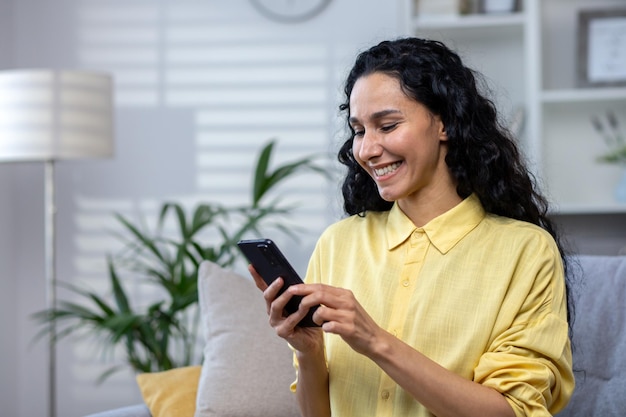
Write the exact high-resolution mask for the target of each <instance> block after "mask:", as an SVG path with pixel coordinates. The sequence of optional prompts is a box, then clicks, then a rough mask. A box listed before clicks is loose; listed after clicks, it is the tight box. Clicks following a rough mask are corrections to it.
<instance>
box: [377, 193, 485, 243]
mask: <svg viewBox="0 0 626 417" xmlns="http://www.w3.org/2000/svg"><path fill="white" fill-rule="evenodd" d="M484 217H485V209H484V208H483V206H482V204H480V200H479V199H478V197H477V196H476V195H474V194H472V195H470V196H469V197H467V198H466V199H465V200H463V201H461V203H459V204H457V205H456V206H455V207H453V208H452V209H450V210H448V211H447V212H445V213H443V214H441V215H439V216H437V217H435V218H434V219H432V220H431V221H429V222H428V223H427V224H425V225H424V226H423V227H421V228H418V227H416V226H415V225H414V224H413V222H412V221H411V219H409V218H408V217H407V216H406V215H405V214H404V212H402V210H401V209H400V207H399V206H398V204H397V203H395V204H394V205H393V207H392V208H391V211H390V213H389V217H388V220H387V249H389V250H392V249H394V248H395V247H397V246H398V245H400V244H401V243H403V242H404V241H405V240H407V239H408V238H409V237H410V236H411V234H412V233H413V232H414V231H416V230H418V229H421V230H423V231H424V233H425V234H426V235H427V236H428V239H429V240H430V242H431V243H432V244H433V245H434V246H435V247H436V248H437V250H439V252H441V253H447V252H448V251H449V250H450V249H452V248H453V247H454V245H456V244H457V243H458V242H459V241H461V239H463V238H464V237H465V236H466V235H467V234H468V233H469V232H471V231H472V230H473V229H474V228H475V227H476V226H477V225H478V224H479V223H480V222H481V221H482V219H483V218H484Z"/></svg>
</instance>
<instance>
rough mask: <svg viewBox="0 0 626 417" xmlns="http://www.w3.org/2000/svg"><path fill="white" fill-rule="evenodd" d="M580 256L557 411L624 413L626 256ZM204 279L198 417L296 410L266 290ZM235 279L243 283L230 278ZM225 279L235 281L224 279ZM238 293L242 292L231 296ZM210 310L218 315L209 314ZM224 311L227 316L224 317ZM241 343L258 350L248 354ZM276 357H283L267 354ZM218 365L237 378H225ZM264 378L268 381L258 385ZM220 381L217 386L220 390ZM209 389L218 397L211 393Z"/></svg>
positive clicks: (115, 416)
mask: <svg viewBox="0 0 626 417" xmlns="http://www.w3.org/2000/svg"><path fill="white" fill-rule="evenodd" d="M574 259H575V262H574V263H573V269H574V273H575V277H576V280H575V281H576V285H575V286H574V288H575V290H574V294H573V301H574V303H575V310H576V317H575V320H574V327H573V339H572V344H573V354H574V367H575V370H576V390H575V392H574V396H573V397H572V400H571V401H570V404H569V405H568V406H567V408H566V409H565V410H563V411H562V412H561V413H559V417H574V416H576V417H583V416H584V417H590V416H602V417H611V416H620V417H622V416H624V415H626V301H625V300H626V256H621V257H618V256H580V257H577V258H574ZM224 275H228V277H227V279H228V280H229V281H225V280H224ZM199 280H200V282H199V285H200V288H201V290H200V291H201V296H200V297H201V310H202V309H204V310H205V311H204V312H203V313H202V316H203V322H204V325H205V332H206V343H207V348H206V349H205V352H204V353H205V357H207V358H208V360H207V361H206V363H205V364H204V365H203V368H202V374H201V377H200V382H199V386H198V395H197V405H198V408H197V409H196V415H195V417H209V416H224V417H226V416H228V417H238V416H246V417H253V416H257V415H258V416H273V417H279V416H285V417H287V416H296V415H298V413H297V409H296V407H295V402H294V400H293V395H292V394H291V393H289V391H288V389H287V385H288V384H289V382H290V381H291V379H293V371H292V369H291V366H290V361H291V359H290V355H291V354H290V352H289V350H288V349H287V348H286V346H285V345H284V343H282V342H281V341H279V340H277V339H278V338H277V337H276V336H275V335H274V334H273V331H272V330H271V329H269V326H268V325H267V318H266V317H265V314H264V305H263V302H262V301H261V298H262V297H260V296H259V294H258V293H257V292H256V291H257V290H256V288H254V286H253V285H252V283H251V282H250V281H249V280H247V279H246V278H243V277H240V276H237V275H236V274H233V273H232V272H229V271H224V270H221V269H220V268H219V267H217V266H216V265H212V264H208V263H205V264H203V268H201V273H200V276H199ZM235 281H236V283H237V285H235V286H233V285H231V284H232V283H233V282H235ZM225 282H230V284H227V285H224V283H225ZM208 289H212V290H211V291H209V290H208ZM233 292H235V293H238V294H239V296H237V297H232V296H229V295H228V294H231V293H233ZM209 309H210V310H214V311H213V313H214V314H210V313H207V311H206V310H209ZM218 312H219V313H218ZM217 315H219V319H218V317H217ZM224 318H227V320H226V321H227V323H222V322H223V321H224ZM218 323H222V324H221V326H220V325H218ZM216 326H217V327H219V328H215V327H216ZM230 326H235V327H234V328H235V329H239V330H238V331H237V332H235V333H234V334H233V335H232V336H233V337H234V338H235V340H234V342H235V343H232V342H233V340H231V341H230V342H231V344H230V345H229V344H228V343H223V344H222V346H218V347H216V346H214V344H215V338H222V339H223V336H224V335H223V332H224V331H226V329H227V328H229V327H230ZM230 328H231V329H232V328H233V327H230ZM245 339H247V340H248V342H245V341H244V340H245ZM242 343H243V344H244V345H245V344H246V343H247V344H248V345H252V346H254V349H252V350H250V351H248V352H243V353H242V352H241V344H242ZM277 352H280V355H279V356H280V357H279V358H278V357H276V353H277ZM242 354H243V355H252V356H253V357H251V358H248V359H250V361H251V362H256V361H258V360H260V361H261V364H259V363H257V364H256V365H254V366H253V367H252V368H250V367H249V366H250V362H249V363H246V364H243V365H242V364H241V363H239V361H238V360H236V359H235V358H237V357H240V356H239V355H242ZM222 355H225V356H226V357H227V361H226V362H223V363H220V364H216V363H215V361H216V360H218V361H219V360H221V359H225V358H224V356H222ZM272 357H274V358H275V359H277V360H274V361H271V360H268V358H272ZM207 368H210V369H208V370H207ZM233 368H240V369H233ZM215 369H221V370H222V372H223V373H227V374H228V375H229V376H231V377H233V378H231V379H229V380H227V381H224V380H222V379H220V378H221V377H220V375H218V374H217V372H216V371H215ZM225 371H227V372H225ZM259 379H260V380H261V381H263V382H262V383H261V384H260V385H258V381H257V380H259ZM224 384H225V385H224ZM216 387H219V388H218V389H217V391H218V392H217V393H215V390H216ZM231 387H232V388H233V391H230V389H231ZM253 387H254V388H253ZM248 388H249V390H248ZM264 389H266V390H264ZM259 391H261V392H259ZM207 392H211V393H212V394H211V395H213V398H206V393H207ZM242 393H245V395H242ZM268 393H271V395H268ZM222 403H223V404H222ZM268 403H271V404H268ZM268 407H269V409H268ZM88 417H151V414H150V411H149V409H148V407H147V406H146V405H145V404H137V405H132V406H129V407H124V408H119V409H115V410H110V411H105V412H102V413H98V414H92V415H90V416H88Z"/></svg>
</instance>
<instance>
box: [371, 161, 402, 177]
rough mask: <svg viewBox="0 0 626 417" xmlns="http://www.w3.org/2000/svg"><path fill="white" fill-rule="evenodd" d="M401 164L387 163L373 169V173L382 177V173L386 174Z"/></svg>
mask: <svg viewBox="0 0 626 417" xmlns="http://www.w3.org/2000/svg"><path fill="white" fill-rule="evenodd" d="M401 164H402V163H401V162H394V163H393V164H390V165H387V166H386V167H383V168H378V169H374V174H376V176H377V177H382V176H383V175H387V174H389V173H391V172H393V171H395V170H396V169H398V167H399V166H400V165H401Z"/></svg>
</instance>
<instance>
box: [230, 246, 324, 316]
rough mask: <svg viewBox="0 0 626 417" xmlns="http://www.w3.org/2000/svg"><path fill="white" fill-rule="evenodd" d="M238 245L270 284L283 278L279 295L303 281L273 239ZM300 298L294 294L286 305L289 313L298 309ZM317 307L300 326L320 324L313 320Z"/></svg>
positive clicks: (310, 311) (311, 310)
mask: <svg viewBox="0 0 626 417" xmlns="http://www.w3.org/2000/svg"><path fill="white" fill-rule="evenodd" d="M237 246H238V247H239V249H240V250H241V252H242V253H243V254H244V256H245V257H246V258H247V259H248V262H250V264H252V266H254V269H256V271H257V272H258V273H259V275H261V278H263V281H265V283H266V284H267V285H270V284H271V283H272V282H273V281H274V280H275V279H276V278H278V277H282V278H283V280H284V282H285V284H284V285H283V287H282V288H281V289H280V291H279V295H280V294H282V293H283V292H284V291H285V290H286V289H287V287H289V286H290V285H295V284H302V283H303V281H302V279H301V278H300V276H299V275H298V273H297V272H296V270H295V269H294V268H293V267H292V266H291V264H290V263H289V261H287V258H285V256H284V255H283V254H282V252H281V251H280V249H278V246H277V245H276V243H274V241H272V240H271V239H248V240H240V241H239V242H237ZM300 300H302V297H301V296H298V295H296V296H293V297H292V298H291V300H289V302H288V303H287V305H286V306H285V312H286V314H288V315H289V314H292V313H294V312H295V311H296V310H298V306H299V305H300ZM316 308H317V307H313V308H311V309H310V310H309V312H308V314H307V315H306V316H305V317H304V318H303V319H302V320H301V321H300V322H299V323H298V326H302V327H315V326H318V325H317V324H315V322H313V318H312V316H313V313H314V312H315V309H316Z"/></svg>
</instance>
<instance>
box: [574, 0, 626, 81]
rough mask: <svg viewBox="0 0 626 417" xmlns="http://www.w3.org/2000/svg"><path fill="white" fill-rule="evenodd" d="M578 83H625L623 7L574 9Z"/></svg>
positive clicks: (624, 10) (625, 49) (625, 48)
mask: <svg viewBox="0 0 626 417" xmlns="http://www.w3.org/2000/svg"><path fill="white" fill-rule="evenodd" d="M578 84H579V86H580V87H609V86H626V7H618V8H615V7H613V8H601V9H581V10H580V11H579V12H578Z"/></svg>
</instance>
